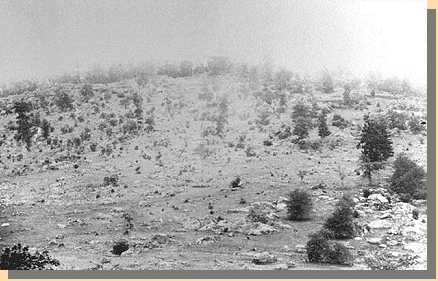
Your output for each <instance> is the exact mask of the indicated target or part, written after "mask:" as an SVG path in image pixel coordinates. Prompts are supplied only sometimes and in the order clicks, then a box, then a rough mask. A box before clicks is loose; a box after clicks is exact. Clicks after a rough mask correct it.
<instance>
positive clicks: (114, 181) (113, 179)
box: [103, 174, 119, 187]
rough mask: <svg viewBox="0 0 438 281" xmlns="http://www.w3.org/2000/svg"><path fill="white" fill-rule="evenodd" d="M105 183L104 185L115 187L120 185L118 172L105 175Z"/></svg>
mask: <svg viewBox="0 0 438 281" xmlns="http://www.w3.org/2000/svg"><path fill="white" fill-rule="evenodd" d="M103 185H104V186H108V185H112V186H114V187H117V186H119V176H118V175H117V174H114V175H111V176H109V177H104V178H103Z"/></svg>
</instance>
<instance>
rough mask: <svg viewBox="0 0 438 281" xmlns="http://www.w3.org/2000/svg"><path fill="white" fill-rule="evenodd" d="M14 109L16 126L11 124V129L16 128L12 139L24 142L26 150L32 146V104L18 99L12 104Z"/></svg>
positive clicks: (33, 131) (33, 129) (33, 125)
mask: <svg viewBox="0 0 438 281" xmlns="http://www.w3.org/2000/svg"><path fill="white" fill-rule="evenodd" d="M14 110H15V113H16V114H17V117H16V119H17V126H12V127H11V129H13V130H16V131H17V133H16V134H15V135H14V139H15V140H16V141H17V142H22V143H24V144H26V148H27V150H30V148H31V146H32V137H33V136H34V135H35V133H36V130H35V125H36V124H35V120H34V118H32V117H33V116H32V115H31V113H30V111H31V110H32V104H31V103H29V102H25V101H23V100H22V101H19V102H16V103H15V104H14Z"/></svg>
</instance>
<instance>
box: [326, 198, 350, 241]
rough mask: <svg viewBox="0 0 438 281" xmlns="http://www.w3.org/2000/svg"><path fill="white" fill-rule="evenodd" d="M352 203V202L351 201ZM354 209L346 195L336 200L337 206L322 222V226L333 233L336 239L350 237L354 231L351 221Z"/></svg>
mask: <svg viewBox="0 0 438 281" xmlns="http://www.w3.org/2000/svg"><path fill="white" fill-rule="evenodd" d="M353 204H354V203H353ZM353 217H354V210H353V208H352V205H351V203H350V200H349V199H348V198H347V197H346V198H343V199H341V200H340V201H339V202H338V206H337V208H336V209H335V211H334V212H333V213H332V215H331V216H330V217H328V218H327V220H326V222H325V223H324V227H325V228H326V229H328V230H329V231H332V232H333V233H334V237H335V238H336V239H350V238H353V237H354V235H355V233H356V225H355V223H354V221H353Z"/></svg>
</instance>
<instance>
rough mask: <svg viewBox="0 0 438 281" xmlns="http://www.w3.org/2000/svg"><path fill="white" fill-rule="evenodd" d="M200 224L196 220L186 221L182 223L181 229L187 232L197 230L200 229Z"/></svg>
mask: <svg viewBox="0 0 438 281" xmlns="http://www.w3.org/2000/svg"><path fill="white" fill-rule="evenodd" d="M201 226H202V225H201V222H200V221H199V220H197V219H187V220H186V221H184V222H183V227H184V228H185V229H188V230H197V229H199V228H201Z"/></svg>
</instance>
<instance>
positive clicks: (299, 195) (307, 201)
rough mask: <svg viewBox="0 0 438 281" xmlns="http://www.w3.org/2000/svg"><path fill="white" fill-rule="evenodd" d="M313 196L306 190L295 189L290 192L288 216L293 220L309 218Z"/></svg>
mask: <svg viewBox="0 0 438 281" xmlns="http://www.w3.org/2000/svg"><path fill="white" fill-rule="evenodd" d="M312 207H313V203H312V197H311V195H310V194H309V193H307V192H306V191H304V190H299V189H295V190H294V191H292V192H291V193H289V201H288V202H287V213H288V218H289V219H290V220H293V221H302V220H308V219H309V218H310V212H311V211H312Z"/></svg>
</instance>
